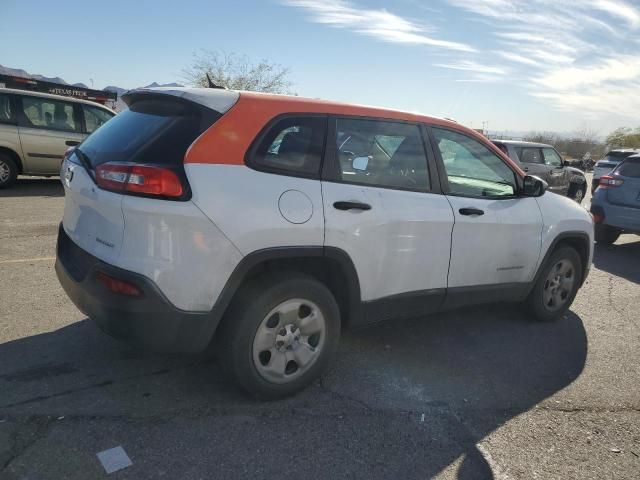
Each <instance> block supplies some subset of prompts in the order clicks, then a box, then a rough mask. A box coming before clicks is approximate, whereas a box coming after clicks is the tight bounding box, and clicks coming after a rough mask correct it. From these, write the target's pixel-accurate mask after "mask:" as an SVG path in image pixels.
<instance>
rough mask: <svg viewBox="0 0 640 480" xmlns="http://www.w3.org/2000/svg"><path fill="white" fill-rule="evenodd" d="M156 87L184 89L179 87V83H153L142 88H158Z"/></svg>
mask: <svg viewBox="0 0 640 480" xmlns="http://www.w3.org/2000/svg"><path fill="white" fill-rule="evenodd" d="M158 87H184V85H180V84H179V83H158V82H153V83H150V84H149V85H147V86H146V87H144V88H158Z"/></svg>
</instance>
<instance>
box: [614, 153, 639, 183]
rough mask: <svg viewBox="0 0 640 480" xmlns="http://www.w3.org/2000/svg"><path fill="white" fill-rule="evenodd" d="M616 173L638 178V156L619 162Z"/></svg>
mask: <svg viewBox="0 0 640 480" xmlns="http://www.w3.org/2000/svg"><path fill="white" fill-rule="evenodd" d="M616 173H617V174H618V175H620V176H623V177H630V178H640V158H627V159H626V160H625V161H624V162H622V163H621V164H620V166H619V167H618V169H617V170H616Z"/></svg>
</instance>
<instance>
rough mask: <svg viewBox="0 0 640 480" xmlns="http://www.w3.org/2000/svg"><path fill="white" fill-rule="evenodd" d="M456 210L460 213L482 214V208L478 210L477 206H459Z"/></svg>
mask: <svg viewBox="0 0 640 480" xmlns="http://www.w3.org/2000/svg"><path fill="white" fill-rule="evenodd" d="M458 211H459V212H460V215H478V216H479V215H484V210H480V209H479V208H461V209H460V210H458Z"/></svg>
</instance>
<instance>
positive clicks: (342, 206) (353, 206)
mask: <svg viewBox="0 0 640 480" xmlns="http://www.w3.org/2000/svg"><path fill="white" fill-rule="evenodd" d="M333 208H335V209H337V210H371V205H369V204H368V203H360V202H335V203H334V204H333Z"/></svg>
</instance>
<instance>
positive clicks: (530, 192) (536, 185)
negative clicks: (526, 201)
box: [522, 175, 549, 197]
mask: <svg viewBox="0 0 640 480" xmlns="http://www.w3.org/2000/svg"><path fill="white" fill-rule="evenodd" d="M548 186H549V185H548V184H547V182H545V181H544V180H542V179H541V178H539V177H536V176H535V175H527V176H526V177H524V180H523V186H522V193H523V194H524V196H525V197H541V196H542V195H544V192H546V191H547V187H548Z"/></svg>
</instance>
